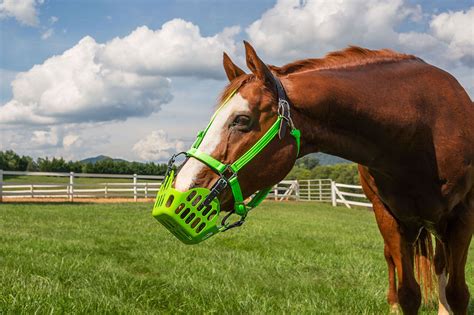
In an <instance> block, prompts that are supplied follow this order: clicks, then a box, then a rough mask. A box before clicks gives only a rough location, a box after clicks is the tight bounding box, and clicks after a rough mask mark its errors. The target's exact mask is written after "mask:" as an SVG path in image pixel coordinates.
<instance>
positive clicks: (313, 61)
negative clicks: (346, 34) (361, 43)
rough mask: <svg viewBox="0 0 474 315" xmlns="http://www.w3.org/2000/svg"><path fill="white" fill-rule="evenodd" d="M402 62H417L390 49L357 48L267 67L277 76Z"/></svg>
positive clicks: (414, 58) (352, 47) (350, 47)
mask: <svg viewBox="0 0 474 315" xmlns="http://www.w3.org/2000/svg"><path fill="white" fill-rule="evenodd" d="M402 60H418V61H421V59H419V58H418V57H416V56H413V55H407V54H402V53H397V52H395V51H393V50H390V49H381V50H370V49H367V48H362V47H358V46H349V47H347V48H346V49H343V50H339V51H333V52H330V53H328V54H327V55H326V56H325V57H324V58H310V59H303V60H297V61H294V62H292V63H289V64H287V65H284V66H281V67H277V66H269V67H270V69H271V70H272V71H273V72H275V73H276V74H278V75H287V74H290V73H295V72H302V71H311V70H315V71H317V70H329V69H343V68H352V67H357V66H363V65H367V64H375V63H389V62H397V61H402Z"/></svg>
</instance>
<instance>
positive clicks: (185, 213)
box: [181, 208, 191, 219]
mask: <svg viewBox="0 0 474 315" xmlns="http://www.w3.org/2000/svg"><path fill="white" fill-rule="evenodd" d="M190 211H191V210H189V208H186V210H184V211H183V213H181V219H184V218H186V216H187V215H188V214H189V212H190Z"/></svg>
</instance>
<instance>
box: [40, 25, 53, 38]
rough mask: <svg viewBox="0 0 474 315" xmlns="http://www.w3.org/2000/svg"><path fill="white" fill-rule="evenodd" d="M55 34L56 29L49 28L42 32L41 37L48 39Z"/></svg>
mask: <svg viewBox="0 0 474 315" xmlns="http://www.w3.org/2000/svg"><path fill="white" fill-rule="evenodd" d="M53 34H54V29H52V28H48V29H47V30H46V31H44V32H43V33H42V34H41V39H43V40H45V39H48V38H50V37H51V36H53Z"/></svg>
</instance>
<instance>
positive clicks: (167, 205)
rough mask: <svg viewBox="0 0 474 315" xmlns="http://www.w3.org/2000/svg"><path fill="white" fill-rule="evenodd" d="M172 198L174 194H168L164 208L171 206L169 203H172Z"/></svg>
mask: <svg viewBox="0 0 474 315" xmlns="http://www.w3.org/2000/svg"><path fill="white" fill-rule="evenodd" d="M173 200H174V196H173V195H170V197H169V198H168V200H167V201H166V208H169V207H170V206H171V204H172V203H173Z"/></svg>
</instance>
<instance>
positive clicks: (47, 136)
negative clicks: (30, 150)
mask: <svg viewBox="0 0 474 315" xmlns="http://www.w3.org/2000/svg"><path fill="white" fill-rule="evenodd" d="M59 137H60V135H58V129H57V128H55V127H53V128H51V129H49V130H35V131H33V134H32V138H31V144H32V145H33V146H34V147H35V148H47V147H56V146H58V144H59Z"/></svg>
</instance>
